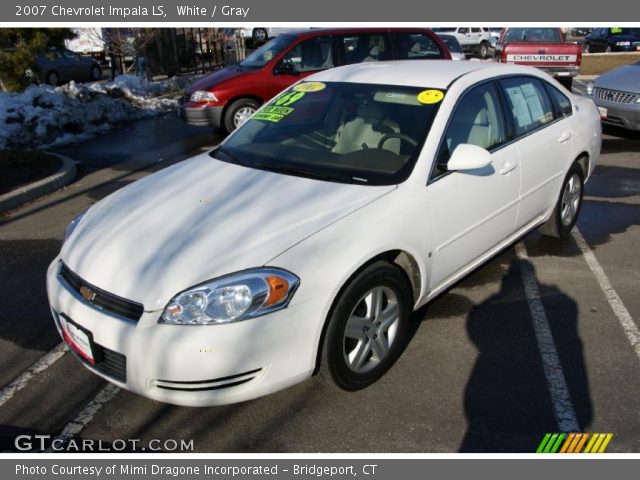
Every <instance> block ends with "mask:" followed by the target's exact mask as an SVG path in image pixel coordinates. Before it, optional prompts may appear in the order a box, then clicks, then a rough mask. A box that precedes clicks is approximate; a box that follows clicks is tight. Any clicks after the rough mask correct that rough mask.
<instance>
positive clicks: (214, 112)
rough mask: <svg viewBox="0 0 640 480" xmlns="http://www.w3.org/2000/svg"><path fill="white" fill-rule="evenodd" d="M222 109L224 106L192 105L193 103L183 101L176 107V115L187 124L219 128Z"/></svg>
mask: <svg viewBox="0 0 640 480" xmlns="http://www.w3.org/2000/svg"><path fill="white" fill-rule="evenodd" d="M223 110H224V106H219V107H212V106H206V105H205V106H194V104H190V103H185V104H183V105H180V107H179V108H178V115H180V118H182V119H183V120H184V121H185V122H187V123H188V124H189V125H193V126H196V127H215V128H220V127H221V126H222V112H223Z"/></svg>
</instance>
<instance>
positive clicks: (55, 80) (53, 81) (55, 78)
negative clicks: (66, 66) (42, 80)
mask: <svg viewBox="0 0 640 480" xmlns="http://www.w3.org/2000/svg"><path fill="white" fill-rule="evenodd" d="M46 78H47V83H48V84H49V85H53V86H54V87H56V86H57V85H58V84H59V83H60V76H59V75H58V72H56V71H55V70H51V71H50V72H47V77H46Z"/></svg>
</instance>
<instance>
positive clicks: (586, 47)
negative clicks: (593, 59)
mask: <svg viewBox="0 0 640 480" xmlns="http://www.w3.org/2000/svg"><path fill="white" fill-rule="evenodd" d="M584 53H592V52H591V44H590V43H585V44H584Z"/></svg>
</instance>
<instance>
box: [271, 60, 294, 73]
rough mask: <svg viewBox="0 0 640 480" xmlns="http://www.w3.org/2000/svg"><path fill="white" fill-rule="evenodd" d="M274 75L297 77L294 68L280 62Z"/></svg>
mask: <svg viewBox="0 0 640 480" xmlns="http://www.w3.org/2000/svg"><path fill="white" fill-rule="evenodd" d="M274 73H275V74H276V75H299V74H300V73H299V72H298V71H297V70H296V67H294V65H293V64H292V63H289V62H280V63H279V64H278V66H277V67H276V70H275V72H274Z"/></svg>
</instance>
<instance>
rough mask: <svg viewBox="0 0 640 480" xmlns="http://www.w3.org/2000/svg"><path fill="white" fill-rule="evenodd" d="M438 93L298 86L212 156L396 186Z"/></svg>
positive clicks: (337, 85)
mask: <svg viewBox="0 0 640 480" xmlns="http://www.w3.org/2000/svg"><path fill="white" fill-rule="evenodd" d="M444 94H445V92H444V91H442V90H438V89H427V88H424V87H420V88H418V87H401V86H393V85H371V84H362V83H342V82H327V83H322V82H303V83H299V84H297V85H294V86H293V87H291V88H290V89H288V90H286V91H285V92H283V93H282V94H280V95H279V96H278V97H276V98H275V99H274V100H272V101H271V102H269V104H267V105H266V106H265V107H263V108H262V109H261V110H260V111H259V112H257V113H256V114H254V116H253V117H252V118H251V119H249V120H248V121H247V122H245V123H244V124H243V125H242V126H241V127H240V128H239V129H238V130H237V131H236V132H235V133H234V134H233V135H232V136H230V137H229V138H228V140H227V141H225V142H224V143H223V144H222V145H221V146H220V147H219V148H217V149H216V150H214V151H213V152H211V156H212V157H214V158H217V159H219V160H223V161H226V162H231V163H238V164H240V165H244V166H247V167H251V168H257V169H263V170H270V171H276V172H280V173H284V174H289V175H298V176H304V177H309V178H316V179H320V180H327V181H335V182H343V183H362V184H366V185H391V184H396V183H400V182H402V181H404V180H405V179H406V178H407V177H408V176H409V174H410V173H411V170H412V168H413V165H414V164H415V161H416V158H417V155H418V153H419V152H420V149H421V146H422V144H423V142H424V139H425V138H426V135H427V133H428V131H429V129H430V127H431V123H432V121H433V118H434V116H435V114H436V112H437V110H438V106H439V104H440V101H441V100H442V98H443V97H444Z"/></svg>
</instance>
